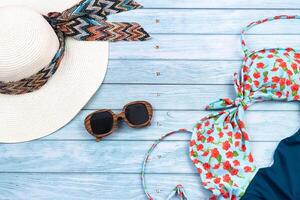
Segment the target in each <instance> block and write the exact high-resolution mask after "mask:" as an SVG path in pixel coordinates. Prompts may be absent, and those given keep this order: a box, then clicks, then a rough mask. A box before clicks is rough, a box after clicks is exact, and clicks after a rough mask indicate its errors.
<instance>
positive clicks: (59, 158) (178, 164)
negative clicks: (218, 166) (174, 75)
mask: <svg viewBox="0 0 300 200" xmlns="http://www.w3.org/2000/svg"><path fill="white" fill-rule="evenodd" d="M291 134H292V133H291ZM152 143H153V142H152V141H102V142H100V143H97V142H95V141H35V142H31V143H22V144H1V145H0V152H2V155H1V157H0V158H1V159H0V171H1V172H12V173H13V172H60V173H61V172H69V173H70V172H75V173H80V172H85V173H87V172H88V173H91V172H98V173H139V172H140V170H141V164H142V161H143V159H144V157H145V153H146V152H147V150H148V149H149V148H150V146H151V145H152ZM251 144H252V147H253V148H252V149H253V156H254V158H255V163H256V164H257V166H258V167H265V166H268V165H269V164H270V162H271V158H272V155H273V152H274V150H275V148H276V146H277V142H251ZM188 155H189V142H188V141H172V142H170V141H165V142H162V143H161V144H160V145H159V146H158V148H157V149H156V150H155V152H154V153H153V154H152V156H151V158H150V161H149V165H148V172H149V173H189V174H190V173H195V174H196V173H197V171H196V169H195V167H194V166H193V164H192V162H191V160H190V158H189V156H188Z"/></svg>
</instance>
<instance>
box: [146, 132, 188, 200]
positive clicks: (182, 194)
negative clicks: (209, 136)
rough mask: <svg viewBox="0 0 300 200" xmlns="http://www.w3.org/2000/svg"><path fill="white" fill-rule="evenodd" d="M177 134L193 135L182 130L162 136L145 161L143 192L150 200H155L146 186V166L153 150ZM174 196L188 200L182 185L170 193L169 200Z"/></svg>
mask: <svg viewBox="0 0 300 200" xmlns="http://www.w3.org/2000/svg"><path fill="white" fill-rule="evenodd" d="M177 133H190V134H192V132H191V131H187V130H186V129H180V130H177V131H172V132H170V133H167V134H166V135H164V136H162V137H161V138H160V139H159V140H157V141H156V142H155V143H154V144H153V145H152V146H151V148H150V149H149V150H148V152H147V153H146V157H145V159H144V162H143V167H142V173H141V181H142V186H143V190H144V192H145V194H146V196H147V197H148V199H149V200H154V198H153V197H152V195H151V194H150V192H148V189H147V186H146V179H145V171H146V165H147V163H148V161H149V157H150V155H151V153H152V152H153V150H154V149H155V148H156V147H157V145H158V144H159V143H160V142H161V141H163V140H164V139H165V138H167V137H169V136H171V135H174V134H177ZM174 196H178V197H179V198H180V200H188V198H187V195H186V192H185V191H184V188H183V186H182V185H180V184H179V185H177V186H176V187H175V188H174V189H173V190H172V192H171V193H170V195H169V196H168V198H167V200H170V199H172V198H173V197H174Z"/></svg>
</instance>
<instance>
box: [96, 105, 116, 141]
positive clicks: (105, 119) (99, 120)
mask: <svg viewBox="0 0 300 200" xmlns="http://www.w3.org/2000/svg"><path fill="white" fill-rule="evenodd" d="M113 123H114V119H113V116H112V114H111V113H110V112H108V111H106V112H98V113H94V114H93V115H92V116H91V128H92V131H93V133H94V134H95V135H104V134H106V133H109V132H110V131H111V130H112V128H113Z"/></svg>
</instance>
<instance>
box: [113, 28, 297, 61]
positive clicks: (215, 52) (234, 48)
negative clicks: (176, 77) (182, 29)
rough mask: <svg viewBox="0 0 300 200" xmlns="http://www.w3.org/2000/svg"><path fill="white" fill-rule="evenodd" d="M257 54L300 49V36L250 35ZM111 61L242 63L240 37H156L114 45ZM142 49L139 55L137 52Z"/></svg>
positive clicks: (250, 40) (250, 42) (251, 44)
mask: <svg viewBox="0 0 300 200" xmlns="http://www.w3.org/2000/svg"><path fill="white" fill-rule="evenodd" d="M247 40H248V41H249V42H248V43H249V46H250V48H251V49H253V50H258V49H262V48H273V47H293V48H297V49H300V37H299V36H297V35H249V36H248V37H247ZM110 47H111V53H110V58H111V59H176V60H178V59H185V60H195V59H197V60H241V59H242V56H243V54H242V50H241V44H240V36H239V35H168V34H167V35H156V34H154V35H153V39H152V40H149V41H146V42H138V43H126V42H125V43H124V42H120V43H111V44H110ZM137 49H139V51H137Z"/></svg>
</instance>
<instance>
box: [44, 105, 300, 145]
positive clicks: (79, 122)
mask: <svg viewBox="0 0 300 200" xmlns="http://www.w3.org/2000/svg"><path fill="white" fill-rule="evenodd" d="M118 111H119V110H115V112H118ZM91 112H93V110H85V111H82V112H80V113H79V115H78V116H77V117H76V118H75V119H74V120H72V121H71V122H70V123H69V124H68V125H67V126H66V127H65V128H63V129H61V130H59V131H57V132H56V133H55V134H52V135H50V136H48V137H45V138H43V140H92V141H93V140H94V138H93V137H91V136H90V135H89V134H88V133H87V132H86V130H85V128H84V125H83V121H84V118H85V117H86V116H87V115H88V114H89V113H91ZM207 114H208V112H205V111H201V112H199V111H172V110H167V111H155V112H154V116H153V121H152V125H151V127H147V128H143V129H132V128H129V127H128V126H127V125H125V124H124V123H120V124H119V129H118V130H116V132H115V133H114V134H112V135H110V136H109V137H107V138H105V139H104V140H114V141H123V140H126V141H128V140H138V141H143V140H146V141H147V140H150V141H153V140H156V139H158V138H159V137H161V136H162V135H164V134H165V133H167V132H170V131H173V130H177V129H180V128H187V129H189V130H192V128H193V126H194V125H195V123H196V122H197V121H198V120H199V119H200V118H201V117H203V116H205V115H207ZM245 120H246V121H247V128H248V131H249V134H250V139H251V140H252V141H274V142H276V141H280V140H282V139H283V138H286V137H288V136H290V135H292V134H293V133H295V132H296V131H297V130H298V128H300V127H299V125H298V124H299V123H295V122H299V120H300V115H299V112H298V111H248V112H246V113H245ZM265 124H268V126H266V125H265ZM189 138H190V136H189V135H187V134H183V135H180V134H179V135H174V136H172V137H170V138H167V140H184V141H187V140H189ZM99 145H100V146H101V144H99Z"/></svg>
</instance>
